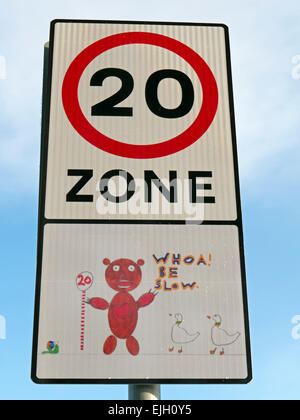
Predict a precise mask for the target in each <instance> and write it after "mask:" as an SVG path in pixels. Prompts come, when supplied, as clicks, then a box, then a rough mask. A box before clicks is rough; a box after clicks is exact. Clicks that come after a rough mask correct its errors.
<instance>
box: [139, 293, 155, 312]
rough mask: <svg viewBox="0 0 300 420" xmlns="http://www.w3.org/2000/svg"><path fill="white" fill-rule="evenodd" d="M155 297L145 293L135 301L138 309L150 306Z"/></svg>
mask: <svg viewBox="0 0 300 420" xmlns="http://www.w3.org/2000/svg"><path fill="white" fill-rule="evenodd" d="M154 297H155V295H154V294H153V293H152V292H148V293H145V294H144V295H142V296H141V297H140V298H139V300H138V301H137V306H138V308H143V307H144V306H148V305H150V303H152V302H153V301H154Z"/></svg>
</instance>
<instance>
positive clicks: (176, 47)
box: [62, 32, 218, 159]
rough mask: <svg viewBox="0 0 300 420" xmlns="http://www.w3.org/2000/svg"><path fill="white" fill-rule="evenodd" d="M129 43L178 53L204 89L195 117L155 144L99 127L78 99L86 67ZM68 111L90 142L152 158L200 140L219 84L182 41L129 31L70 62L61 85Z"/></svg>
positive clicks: (123, 153) (210, 118) (124, 154)
mask: <svg viewBox="0 0 300 420" xmlns="http://www.w3.org/2000/svg"><path fill="white" fill-rule="evenodd" d="M127 44H150V45H155V46H157V47H161V48H166V49H167V50H169V51H171V52H173V53H175V54H177V55H179V56H180V57H181V58H183V59H184V60H185V61H186V62H187V63H189V64H190V66H191V67H192V68H193V69H194V71H195V73H196V74H197V76H198V78H199V80H200V83H201V86H202V91H203V102H202V107H201V109H200V112H199V114H198V116H197V118H196V119H195V121H194V122H193V123H192V125H190V127H188V128H187V129H186V130H185V131H184V132H183V133H181V134H179V135H178V136H176V137H174V138H172V139H170V140H167V141H164V142H161V143H156V144H149V145H134V144H128V143H122V142H120V141H117V140H114V139H111V138H109V137H107V136H105V135H104V134H102V133H101V132H100V131H98V130H96V128H95V127H93V126H92V125H91V124H90V122H89V121H88V120H87V119H86V117H85V116H84V114H83V112H82V110H81V107H80V104H79V99H78V86H79V82H80V78H81V76H82V74H83V72H84V70H85V69H86V67H87V66H88V65H89V64H90V63H91V62H92V61H93V60H94V59H95V58H96V57H98V56H99V55H100V54H102V53H104V52H105V51H107V50H110V49H112V48H116V47H120V46H121V45H127ZM62 100H63V106H64V109H65V112H66V115H67V117H68V119H69V121H70V123H71V124H72V126H73V127H74V129H75V130H76V131H77V132H78V133H79V134H80V135H81V136H82V137H83V138H84V139H85V140H87V141H88V142H89V143H91V144H92V145H94V146H96V147H98V148H99V149H101V150H104V151H105V152H108V153H111V154H113V155H117V156H122V157H127V158H135V159H151V158H158V157H162V156H167V155H171V154H173V153H176V152H179V151H180V150H183V149H185V148H186V147H188V146H190V145H191V144H193V143H194V142H195V141H197V140H198V139H199V138H200V137H201V136H202V135H203V134H204V133H205V132H206V131H207V129H208V128H209V127H210V125H211V123H212V122H213V119H214V117H215V115H216V112H217V108H218V87H217V82H216V80H215V78H214V75H213V73H212V71H211V70H210V68H209V66H208V65H207V64H206V62H205V61H204V60H203V59H202V58H201V57H200V56H199V55H198V54H197V53H196V52H195V51H193V50H192V49H191V48H189V47H188V46H186V45H184V44H183V43H182V42H180V41H177V40H175V39H173V38H169V37H167V36H164V35H160V34H154V33H149V32H127V33H121V34H116V35H111V36H109V37H107V38H103V39H100V40H99V41H96V42H95V43H94V44H91V45H90V46H88V47H87V48H85V49H84V50H83V51H82V52H81V53H80V54H79V55H78V56H77V57H76V58H75V59H74V60H73V62H72V63H71V65H70V67H69V68H68V70H67V73H66V75H65V78H64V82H63V86H62Z"/></svg>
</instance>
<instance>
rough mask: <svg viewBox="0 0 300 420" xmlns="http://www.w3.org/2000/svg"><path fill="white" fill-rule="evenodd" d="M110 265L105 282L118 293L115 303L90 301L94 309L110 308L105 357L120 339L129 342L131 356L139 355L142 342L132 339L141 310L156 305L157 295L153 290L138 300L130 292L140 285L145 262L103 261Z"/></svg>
mask: <svg viewBox="0 0 300 420" xmlns="http://www.w3.org/2000/svg"><path fill="white" fill-rule="evenodd" d="M103 264H104V265H107V266H108V267H107V269H106V271H105V279H106V282H107V283H108V285H109V286H110V287H111V288H112V289H113V290H116V291H117V292H118V293H117V294H116V295H115V296H114V298H113V299H112V301H111V302H110V303H108V302H107V301H106V300H104V299H102V298H99V297H94V298H91V299H89V300H88V302H87V303H88V304H90V305H91V306H92V307H93V308H96V309H100V310H106V309H108V322H109V326H110V329H111V332H112V335H110V336H109V337H108V338H107V339H106V341H105V343H104V346H103V352H104V353H105V354H111V353H113V352H114V350H115V349H116V346H117V338H119V339H123V340H126V347H127V350H128V351H129V353H130V354H132V355H133V356H136V355H137V354H138V353H139V343H138V341H137V340H136V338H134V337H133V335H132V334H133V332H134V330H135V328H136V325H137V321H138V310H139V309H140V308H143V307H145V306H148V305H150V303H152V302H153V300H154V298H155V296H156V293H152V291H151V290H150V291H149V292H148V293H145V294H144V295H142V296H141V297H140V298H139V299H138V300H137V301H135V300H134V298H133V297H132V296H131V294H130V293H129V292H130V291H132V290H134V289H135V288H136V287H138V285H139V284H140V282H141V280H142V271H141V268H140V266H142V265H144V260H142V259H140V260H138V261H137V263H135V262H134V261H132V260H129V259H125V258H121V259H118V260H115V261H113V262H110V260H109V259H108V258H105V259H104V260H103Z"/></svg>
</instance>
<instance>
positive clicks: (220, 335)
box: [207, 315, 241, 356]
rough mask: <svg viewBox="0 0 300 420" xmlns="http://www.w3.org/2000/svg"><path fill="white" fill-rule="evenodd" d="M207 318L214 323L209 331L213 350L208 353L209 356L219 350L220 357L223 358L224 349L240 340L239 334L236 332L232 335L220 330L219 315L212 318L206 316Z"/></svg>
mask: <svg viewBox="0 0 300 420" xmlns="http://www.w3.org/2000/svg"><path fill="white" fill-rule="evenodd" d="M207 318H208V319H209V320H212V321H214V326H213V327H212V329H211V341H212V343H213V345H214V346H215V348H214V349H213V350H211V351H210V354H211V355H214V354H216V351H217V349H218V348H221V349H222V350H221V351H220V355H221V356H223V355H224V354H225V351H224V347H226V346H230V345H231V344H233V343H235V342H236V341H237V340H238V339H239V338H240V336H241V333H240V332H236V333H234V334H229V333H228V332H227V331H225V330H224V329H223V328H221V325H222V317H221V315H214V316H213V317H211V316H210V315H208V316H207Z"/></svg>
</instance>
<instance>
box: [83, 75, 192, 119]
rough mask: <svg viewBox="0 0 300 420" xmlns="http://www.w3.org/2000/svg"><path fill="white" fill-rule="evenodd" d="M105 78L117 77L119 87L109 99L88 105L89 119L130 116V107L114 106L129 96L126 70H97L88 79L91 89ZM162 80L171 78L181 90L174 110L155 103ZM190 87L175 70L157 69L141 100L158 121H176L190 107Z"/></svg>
mask: <svg viewBox="0 0 300 420" xmlns="http://www.w3.org/2000/svg"><path fill="white" fill-rule="evenodd" d="M108 77H118V78H119V79H120V80H121V82H122V86H121V89H120V90H119V91H118V92H116V93H115V94H114V95H112V96H111V97H109V98H107V99H105V100H103V101H101V102H99V103H98V104H96V105H94V106H92V108H91V114H92V116H113V117H132V116H133V109H132V108H131V107H117V106H116V105H118V104H119V103H120V102H122V101H124V100H125V99H126V98H128V96H129V95H130V94H131V93H132V91H133V88H134V80H133V77H132V76H131V74H130V73H128V72H127V71H126V70H122V69H117V68H107V69H102V70H99V71H98V72H97V73H95V74H94V75H93V77H92V78H91V82H90V85H91V86H102V83H103V82H104V80H105V79H106V78H108ZM164 79H175V80H177V82H179V83H180V86H181V90H182V100H181V103H180V105H179V106H178V107H177V108H172V109H169V108H165V107H163V106H162V105H161V104H160V102H159V100H158V85H159V83H160V82H161V81H162V80H164ZM194 98H195V95H194V88H193V84H192V82H191V80H190V78H189V77H188V76H187V75H186V74H184V73H182V72H181V71H178V70H170V69H166V70H159V71H157V72H155V73H153V74H152V75H151V76H150V77H149V79H148V80H147V83H146V88H145V99H146V103H147V105H148V108H149V109H150V111H151V112H153V114H155V115H157V116H158V117H162V118H180V117H183V116H184V115H186V114H187V113H188V112H190V110H191V109H192V107H193V104H194Z"/></svg>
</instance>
